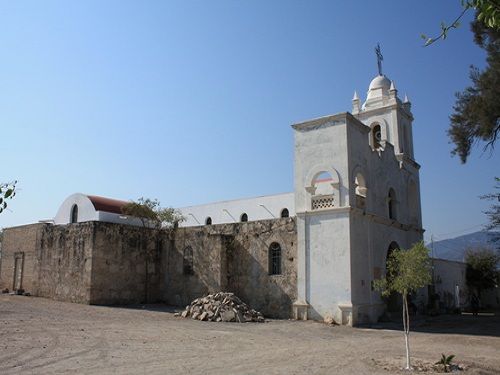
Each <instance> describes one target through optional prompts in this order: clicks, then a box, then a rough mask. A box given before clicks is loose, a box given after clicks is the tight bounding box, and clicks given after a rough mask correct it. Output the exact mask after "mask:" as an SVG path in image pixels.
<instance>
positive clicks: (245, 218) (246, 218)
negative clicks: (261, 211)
mask: <svg viewBox="0 0 500 375" xmlns="http://www.w3.org/2000/svg"><path fill="white" fill-rule="evenodd" d="M240 221H241V222H242V223H245V222H247V221H248V215H247V214H246V213H242V214H241V216H240Z"/></svg>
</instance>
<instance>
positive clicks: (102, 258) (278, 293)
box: [0, 218, 297, 318]
mask: <svg viewBox="0 0 500 375" xmlns="http://www.w3.org/2000/svg"><path fill="white" fill-rule="evenodd" d="M296 236H297V233H296V227H295V219H293V218H284V219H275V220H265V221H255V222H249V223H235V224H221V225H213V226H202V227H191V228H179V229H176V230H171V231H156V230H153V229H147V228H139V227H133V226H128V225H120V224H113V223H105V222H85V223H77V224H68V225H49V224H33V225H27V226H22V227H15V228H8V229H6V230H5V239H4V244H3V262H2V265H1V273H0V274H1V277H2V278H1V285H0V287H1V288H2V289H3V288H9V289H10V290H12V289H17V287H16V286H15V285H14V273H15V271H14V270H15V267H14V265H15V263H16V260H15V257H18V258H19V254H20V253H23V254H24V255H23V257H24V258H23V259H24V260H23V264H22V266H23V268H22V271H21V274H20V275H19V274H18V276H16V277H18V278H20V280H21V283H22V284H20V285H22V287H23V289H25V290H26V291H28V292H30V293H32V294H33V295H36V296H43V297H48V298H53V299H57V300H62V301H69V302H78V303H89V304H103V305H114V304H137V303H151V302H162V301H163V302H166V303H168V304H171V305H178V306H184V305H186V304H188V303H189V302H191V300H193V299H194V298H197V297H200V296H202V295H205V294H207V293H211V292H217V291H229V292H234V293H236V294H237V295H238V296H240V297H241V298H242V300H244V301H245V302H246V303H248V304H249V305H250V306H252V307H253V308H255V309H258V310H260V311H262V312H263V313H264V314H265V315H266V316H269V317H281V318H288V317H290V316H291V306H292V302H293V301H294V299H295V298H296V288H295V285H296V278H297V271H296V268H297V267H296ZM273 243H277V244H279V246H280V249H281V254H280V255H281V259H280V262H281V264H280V274H277V275H270V274H269V247H270V245H271V244H273ZM187 255H189V257H188V258H189V259H187ZM17 262H19V260H18V261H17ZM187 263H188V264H187ZM17 264H18V267H19V263H17Z"/></svg>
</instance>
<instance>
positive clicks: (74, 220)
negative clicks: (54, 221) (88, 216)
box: [70, 204, 78, 224]
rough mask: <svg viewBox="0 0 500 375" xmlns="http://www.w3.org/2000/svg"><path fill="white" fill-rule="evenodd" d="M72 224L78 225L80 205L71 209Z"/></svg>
mask: <svg viewBox="0 0 500 375" xmlns="http://www.w3.org/2000/svg"><path fill="white" fill-rule="evenodd" d="M70 223H71V224H73V223H78V205H76V204H74V205H73V207H71V216H70Z"/></svg>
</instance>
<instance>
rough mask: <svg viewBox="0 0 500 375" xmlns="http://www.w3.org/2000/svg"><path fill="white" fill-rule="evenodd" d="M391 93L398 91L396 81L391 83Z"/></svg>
mask: <svg viewBox="0 0 500 375" xmlns="http://www.w3.org/2000/svg"><path fill="white" fill-rule="evenodd" d="M389 90H390V91H395V90H396V84H395V83H394V81H391V87H390V88H389Z"/></svg>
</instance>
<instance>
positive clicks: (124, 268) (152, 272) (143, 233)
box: [90, 222, 170, 305]
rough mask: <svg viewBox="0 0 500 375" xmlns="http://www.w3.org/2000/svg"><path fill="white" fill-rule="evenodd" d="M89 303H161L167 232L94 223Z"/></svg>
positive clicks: (167, 240)
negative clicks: (163, 258) (162, 266)
mask: <svg viewBox="0 0 500 375" xmlns="http://www.w3.org/2000/svg"><path fill="white" fill-rule="evenodd" d="M95 224H96V225H95V231H94V246H93V255H92V281H91V285H92V287H91V294H90V303H92V304H102V305H115V304H121V305H126V304H138V303H152V302H160V301H161V300H162V296H161V293H160V281H161V272H162V269H161V263H162V262H161V258H162V256H163V252H166V251H167V248H168V246H169V244H170V241H169V233H168V232H161V233H159V232H157V231H155V230H152V229H147V228H140V227H133V226H128V225H121V224H111V223H102V222H99V223H95Z"/></svg>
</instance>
